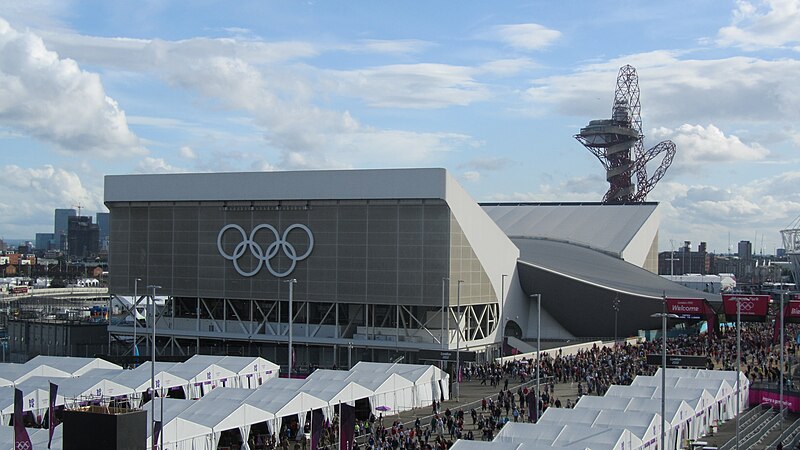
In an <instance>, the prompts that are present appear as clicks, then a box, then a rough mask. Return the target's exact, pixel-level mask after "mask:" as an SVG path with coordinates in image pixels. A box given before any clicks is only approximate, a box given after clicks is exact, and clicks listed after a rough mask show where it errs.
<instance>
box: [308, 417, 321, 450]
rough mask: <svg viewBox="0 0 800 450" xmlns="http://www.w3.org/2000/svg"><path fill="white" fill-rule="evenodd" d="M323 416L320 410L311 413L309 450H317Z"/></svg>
mask: <svg viewBox="0 0 800 450" xmlns="http://www.w3.org/2000/svg"><path fill="white" fill-rule="evenodd" d="M323 419H324V416H323V415H322V410H321V409H315V410H313V411H311V450H317V446H318V445H319V438H320V437H322V421H323Z"/></svg>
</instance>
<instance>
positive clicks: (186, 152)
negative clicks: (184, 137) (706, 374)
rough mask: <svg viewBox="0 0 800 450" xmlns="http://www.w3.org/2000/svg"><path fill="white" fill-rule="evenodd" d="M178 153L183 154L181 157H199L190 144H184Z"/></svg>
mask: <svg viewBox="0 0 800 450" xmlns="http://www.w3.org/2000/svg"><path fill="white" fill-rule="evenodd" d="M178 154H179V155H180V156H181V158H185V159H197V153H195V152H194V150H192V147H189V146H188V145H184V146H183V147H181V148H180V149H178Z"/></svg>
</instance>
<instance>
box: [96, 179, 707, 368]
mask: <svg viewBox="0 0 800 450" xmlns="http://www.w3.org/2000/svg"><path fill="white" fill-rule="evenodd" d="M105 204H106V206H107V207H108V209H109V211H110V214H111V235H110V248H109V292H110V293H111V294H112V296H113V297H114V299H115V301H116V302H117V303H118V304H117V306H116V308H117V309H118V310H122V311H123V312H127V313H128V314H129V315H131V316H132V314H133V307H131V303H132V302H131V299H132V298H133V295H134V293H136V294H138V297H140V298H141V297H142V295H143V294H144V293H145V292H148V293H150V294H152V292H153V289H155V293H156V297H157V298H159V301H158V302H157V304H159V305H161V299H162V298H163V299H164V301H163V306H159V308H158V312H157V316H158V318H157V327H156V328H157V330H158V335H159V339H158V340H157V346H158V348H159V352H167V353H170V352H174V353H194V352H197V351H201V352H223V351H225V352H228V353H236V352H242V353H254V354H262V355H264V356H266V357H268V358H270V359H272V360H274V361H285V360H286V359H287V357H288V355H287V350H286V348H287V345H286V344H287V341H288V340H289V330H290V329H291V334H292V338H293V341H294V344H295V346H294V348H295V352H296V357H297V360H298V361H300V363H301V364H309V363H311V364H320V365H333V364H337V365H340V366H341V365H346V363H347V362H348V360H358V359H366V360H370V359H371V360H381V361H386V360H389V359H395V358H397V357H399V356H405V357H406V361H412V362H413V361H417V360H418V358H419V354H418V352H419V351H420V350H440V349H448V350H453V349H456V348H460V349H461V350H463V351H467V350H469V351H471V352H478V353H480V354H483V355H484V356H486V357H488V356H494V355H496V354H497V353H498V351H499V348H500V342H501V341H502V338H503V336H504V335H514V336H518V337H521V338H523V339H524V338H530V337H531V336H535V334H536V324H537V323H538V322H537V319H538V315H537V310H536V301H537V300H536V299H537V298H538V297H535V295H536V294H541V301H542V309H543V313H542V318H541V321H542V333H543V337H545V338H552V339H569V338H573V337H575V336H611V335H612V333H613V331H612V325H611V324H610V322H605V321H603V320H598V318H599V316H598V315H597V313H596V312H595V313H593V311H603V314H604V312H605V311H606V308H607V307H608V303H609V302H611V301H612V300H613V299H614V298H615V296H616V297H619V296H620V295H621V296H622V297H623V306H624V307H625V306H627V307H628V308H629V309H628V311H626V317H627V318H628V319H629V320H630V321H631V322H630V324H629V325H628V326H627V328H625V329H624V331H625V332H629V331H630V330H635V329H636V328H635V327H641V326H642V325H645V326H646V325H648V323H649V322H653V324H654V325H657V324H655V320H654V319H650V318H649V315H650V313H651V312H653V310H660V296H661V293H662V292H663V291H664V290H670V293H672V292H675V293H682V294H686V293H689V292H692V293H695V292H694V291H689V290H687V289H685V288H683V287H681V286H678V285H675V284H674V283H669V282H666V281H665V280H662V279H661V278H660V277H658V276H657V275H655V274H654V273H652V271H655V270H656V264H657V259H656V255H657V231H658V215H657V212H656V209H657V208H656V207H657V205H656V204H646V205H605V206H603V205H599V204H566V205H560V206H558V205H545V204H502V205H501V204H495V205H483V206H481V205H479V204H477V203H476V202H475V201H474V200H472V199H471V198H470V197H469V195H468V194H467V193H466V192H465V191H464V190H463V188H462V187H461V186H460V185H459V184H458V183H457V182H456V181H455V180H454V179H453V178H452V177H451V176H450V175H449V174H448V173H447V172H446V171H445V170H444V169H397V170H344V171H307V172H265V173H213V174H211V173H208V174H171V175H123V176H107V177H106V180H105ZM536 223H538V226H536ZM570 237H571V239H568V238H570ZM642 267H647V268H648V269H650V271H648V270H645V269H643V268H642ZM606 278H611V280H610V281H606ZM137 279H140V280H141V281H136V280H137ZM665 283H667V284H665ZM146 286H158V287H157V288H152V287H151V288H146ZM695 294H696V293H695ZM290 298H291V300H292V301H291V302H290ZM143 305H144V301H142V302H140V303H139V304H138V305H137V311H138V313H137V316H139V317H140V319H139V323H140V324H143V323H145V322H146V321H147V317H148V316H149V314H148V313H147V308H146V307H144V306H143ZM290 308H291V310H292V312H291V314H290V313H289V310H290ZM633 321H638V322H637V323H636V325H633ZM112 322H113V323H112V325H111V326H109V331H110V333H111V335H112V339H113V340H114V341H115V342H117V343H119V345H121V346H130V347H131V348H132V346H131V345H130V342H131V338H132V335H133V333H134V331H133V329H134V327H133V326H132V325H133V324H134V323H135V322H134V321H133V320H132V319H130V320H127V321H125V320H117V321H112ZM290 322H291V324H292V325H291V327H290V325H289V323H290ZM135 328H136V333H137V341H139V342H140V345H139V348H140V349H142V348H143V347H144V345H143V343H142V340H143V338H142V336H143V335H145V334H147V333H146V331H145V330H144V329H141V328H140V327H139V326H136V327H135ZM620 331H623V328H621V329H620Z"/></svg>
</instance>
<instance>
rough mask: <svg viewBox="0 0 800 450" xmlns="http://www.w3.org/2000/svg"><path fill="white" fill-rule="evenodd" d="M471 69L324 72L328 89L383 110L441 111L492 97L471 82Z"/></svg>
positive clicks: (386, 68) (425, 67)
mask: <svg viewBox="0 0 800 450" xmlns="http://www.w3.org/2000/svg"><path fill="white" fill-rule="evenodd" d="M474 72H475V71H474V69H472V68H470V67H462V66H452V65H447V64H398V65H388V66H380V67H373V68H368V69H359V70H349V71H327V72H326V73H325V75H327V76H328V78H330V80H332V83H331V87H333V88H338V92H339V93H340V94H343V95H347V96H352V97H359V98H362V99H364V100H365V101H366V102H367V104H368V105H370V106H374V107H382V108H416V109H430V108H444V107H448V106H453V105H462V106H463V105H468V104H470V103H474V102H477V101H482V100H487V99H489V98H490V97H491V93H490V92H489V90H488V89H487V88H486V86H484V85H482V84H481V83H479V82H477V81H476V80H475V79H474V78H473V73H474Z"/></svg>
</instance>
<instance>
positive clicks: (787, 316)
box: [778, 300, 800, 323]
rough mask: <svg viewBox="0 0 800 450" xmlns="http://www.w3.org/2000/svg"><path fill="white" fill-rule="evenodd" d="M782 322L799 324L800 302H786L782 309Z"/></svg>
mask: <svg viewBox="0 0 800 450" xmlns="http://www.w3.org/2000/svg"><path fill="white" fill-rule="evenodd" d="M778 320H780V317H778ZM783 322H784V323H797V322H800V300H789V301H788V302H786V305H784V309H783Z"/></svg>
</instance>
